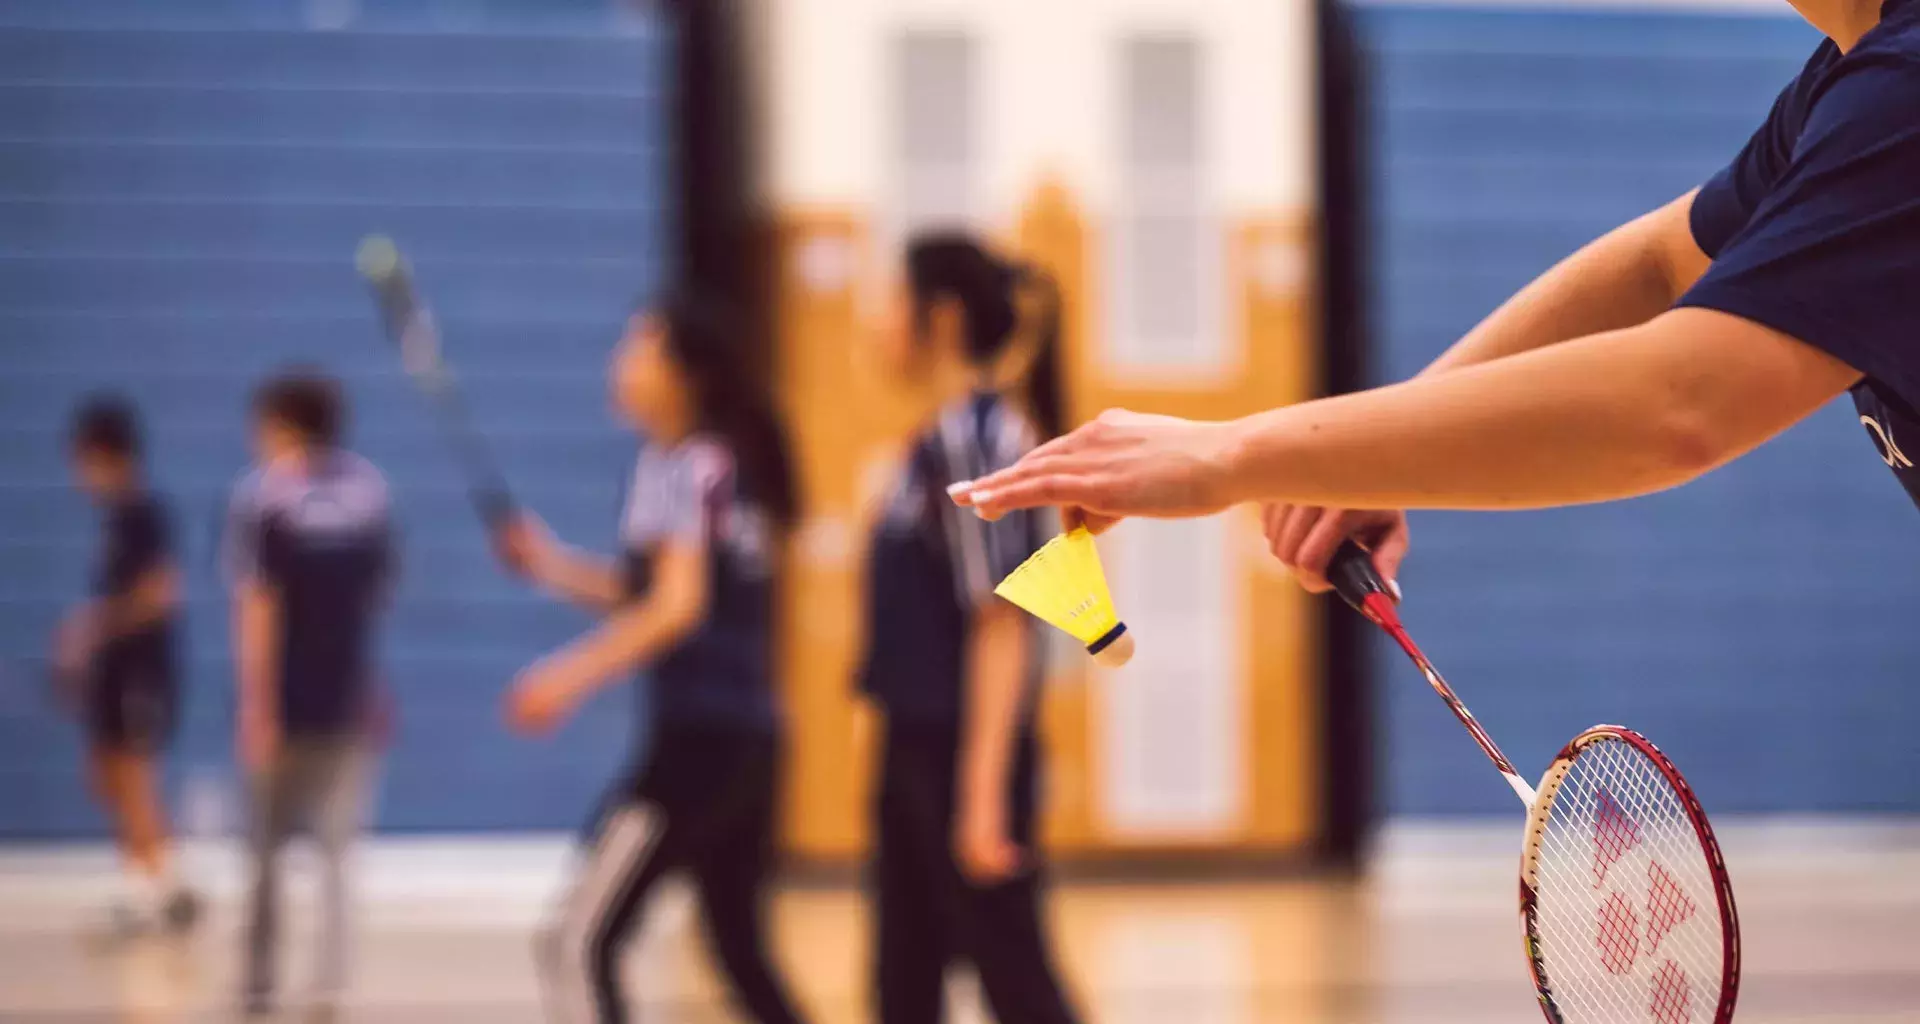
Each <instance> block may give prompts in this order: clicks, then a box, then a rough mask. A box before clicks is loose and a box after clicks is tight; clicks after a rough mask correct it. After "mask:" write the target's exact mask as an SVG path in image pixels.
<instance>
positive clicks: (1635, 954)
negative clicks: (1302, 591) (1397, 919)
mask: <svg viewBox="0 0 1920 1024" xmlns="http://www.w3.org/2000/svg"><path fill="white" fill-rule="evenodd" d="M1327 577H1328V579H1329V580H1331V581H1332V583H1333V585H1334V590H1335V592H1337V593H1338V594H1339V595H1340V597H1341V599H1342V600H1344V601H1346V602H1347V604H1349V605H1351V606H1353V608H1354V610H1355V611H1358V612H1359V613H1360V614H1362V615H1364V616H1366V617H1367V619H1368V620H1370V621H1371V622H1373V624H1374V625H1376V626H1379V627H1380V628H1381V630H1383V631H1384V632H1386V634H1387V635H1388V636H1391V637H1392V638H1393V640H1394V642H1395V643H1397V644H1399V646H1400V649H1401V650H1402V651H1405V652H1406V654H1407V657H1409V658H1411V659H1412V660H1413V663H1414V665H1415V666H1416V667H1418V668H1419V670H1420V673H1421V675H1423V676H1425V677H1426V679H1427V683H1428V685H1430V686H1432V687H1433V690H1434V692H1435V693H1438V694H1439V695H1440V699H1441V700H1442V701H1445V702H1446V705H1447V709H1448V710H1450V711H1452V712H1453V715H1454V717H1455V718H1457V719H1459V720H1460V724H1461V725H1463V726H1465V727H1466V729H1467V732H1468V733H1470V734H1471V735H1472V736H1473V740H1474V742H1475V743H1476V744H1478V745H1479V747H1480V750H1481V752H1482V753H1484V754H1486V756H1487V759H1488V760H1490V761H1492V762H1493V766H1494V767H1495V768H1497V769H1499V771H1500V774H1501V775H1502V776H1503V777H1504V778H1505V779H1506V782H1507V785H1508V786H1509V787H1511V788H1512V789H1513V791H1514V793H1515V794H1516V795H1518V796H1519V797H1520V801H1521V802H1522V803H1523V804H1525V805H1526V807H1527V830H1526V836H1525V840H1526V842H1525V847H1524V852H1523V855H1522V857H1521V860H1520V917H1521V926H1522V929H1523V931H1524V938H1525V952H1526V955H1527V966H1528V969H1529V971H1530V972H1531V973H1532V975H1533V985H1534V988H1535V989H1536V990H1537V991H1538V993H1539V996H1540V1008H1541V1010H1542V1012H1544V1013H1545V1014H1546V1018H1547V1020H1549V1021H1553V1022H1555V1024H1727V1022H1729V1021H1731V1020H1732V1019H1733V1008H1734V1002H1735V997H1736V996H1737V995H1738V992H1739V988H1740V921H1739V917H1738V915H1737V914H1736V913H1735V910H1734V905H1733V885H1732V883H1731V882H1730V881H1729V880H1728V877H1727V868H1726V863H1725V861H1724V860H1723V859H1722V858H1721V855H1720V845H1719V843H1718V842H1717V841H1715V839H1714V836H1713V827H1712V825H1710V824H1709V823H1708V821H1707V815H1706V812H1705V811H1704V810H1702V809H1701V807H1700V801H1699V800H1697V799H1696V798H1695V797H1694V794H1693V790H1692V788H1691V787H1689V786H1688V785H1687V780H1686V779H1685V778H1684V777H1682V776H1681V774H1680V771H1679V769H1677V768H1675V767H1674V766H1673V762H1672V761H1671V760H1669V759H1668V758H1667V757H1666V755H1664V754H1662V753H1661V752H1660V750H1659V748H1657V747H1655V746H1654V745H1653V744H1652V743H1650V742H1648V740H1647V739H1646V737H1644V736H1641V735H1640V734H1639V733H1636V732H1634V731H1633V730H1631V729H1626V728H1623V727H1621V726H1617V725H1597V726H1594V727H1593V728H1591V729H1588V730H1587V731H1585V732H1583V733H1581V734H1580V735H1578V736H1576V737H1574V738H1573V741H1572V742H1570V743H1568V744H1567V745H1566V747H1565V748H1563V749H1562V750H1561V751H1560V753H1559V754H1558V755H1557V756H1556V757H1555V758H1554V760H1553V764H1552V766H1551V767H1549V768H1548V769H1547V773H1546V775H1545V776H1543V777H1542V778H1541V781H1540V785H1539V787H1538V788H1536V787H1534V786H1532V785H1530V784H1528V783H1527V781H1526V780H1525V779H1522V778H1521V777H1520V773H1519V772H1518V771H1516V770H1515V769H1514V767H1513V762H1511V761H1509V760H1507V757H1506V755H1505V754H1503V753H1501V752H1500V747H1499V746H1498V745H1497V744H1495V743H1494V741H1493V737H1491V736H1489V735H1488V734H1487V731H1486V729H1484V728H1482V727H1481V725H1480V723H1479V722H1478V721H1476V720H1475V719H1474V717H1473V713H1472V712H1471V711H1468V710H1467V706H1466V705H1465V704H1463V703H1461V701H1460V698H1459V696H1457V695H1456V694H1455V693H1454V692H1453V688H1452V687H1451V686H1448V685H1447V681H1446V680H1445V679H1444V678H1442V677H1441V675H1440V673H1439V671H1438V670H1436V669H1435V668H1434V667H1433V662H1431V661H1430V660H1428V659H1427V656H1426V655H1425V654H1423V653H1421V651H1420V648H1419V647H1418V646H1417V645H1416V644H1414V642H1413V639H1412V638H1411V637H1410V636H1408V635H1407V630H1406V628H1405V627H1404V626H1402V625H1401V623H1400V615H1399V609H1398V608H1396V607H1395V604H1394V601H1393V598H1392V597H1391V596H1389V594H1388V590H1387V585H1386V581H1384V580H1383V579H1381V578H1380V575H1379V574H1378V573H1377V572H1375V571H1374V568H1373V562H1372V559H1371V557H1370V556H1369V555H1368V554H1367V552H1366V551H1364V550H1362V549H1361V548H1360V547H1359V546H1358V545H1356V544H1354V543H1352V542H1351V541H1349V542H1348V543H1346V544H1344V545H1342V547H1341V548H1340V550H1339V552H1338V553H1336V554H1335V555H1334V558H1333V562H1332V564H1331V565H1329V567H1328V571H1327Z"/></svg>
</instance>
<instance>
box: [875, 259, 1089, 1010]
mask: <svg viewBox="0 0 1920 1024" xmlns="http://www.w3.org/2000/svg"><path fill="white" fill-rule="evenodd" d="M903 292H904V293H903V294H902V295H901V296H900V297H899V298H898V300H897V303H896V310H895V323H894V324H893V325H892V327H891V329H890V330H887V331H885V332H883V334H882V338H883V339H884V340H885V341H886V342H887V343H889V344H890V346H891V348H890V350H889V351H887V352H886V353H885V356H886V358H885V362H886V363H887V364H888V369H889V370H891V371H892V373H893V375H894V376H895V377H897V378H899V379H901V380H902V382H903V384H913V385H915V386H918V387H924V388H927V389H930V390H931V391H933V392H934V393H935V394H938V395H940V396H941V398H942V399H943V402H942V404H941V406H940V408H939V409H938V410H937V411H936V412H935V413H934V414H933V416H932V417H931V418H930V419H929V420H928V421H927V422H926V424H925V425H924V426H923V428H922V429H921V430H920V431H919V432H918V433H917V434H916V436H915V437H914V438H913V440H912V442H911V443H910V446H909V448H908V451H907V457H906V459H905V461H904V463H903V465H902V466H901V467H900V470H899V472H898V474H897V476H896V477H895V478H894V481H893V485H892V489H891V491H890V493H889V494H888V495H887V497H886V500H885V505H884V507H883V509H882V510H881V513H880V516H879V519H878V522H877V524H876V526H875V528H874V532H873V538H872V541H871V544H870V546H869V551H868V559H867V592H866V608H867V629H866V633H867V652H866V657H865V661H864V664H863V666H862V668H861V677H860V685H861V688H862V690H864V691H865V693H866V694H867V696H868V697H869V698H870V699H872V700H873V701H874V703H875V704H876V705H878V706H879V708H880V709H881V711H882V712H883V714H884V716H885V722H886V727H885V733H884V737H885V738H884V741H883V753H882V756H881V759H880V763H879V769H880V777H879V779H878V780H876V785H875V787H874V790H875V792H876V793H877V794H878V800H877V801H876V803H875V806H874V831H875V835H876V847H875V853H874V858H873V864H872V867H871V884H872V886H873V890H874V899H875V904H876V906H875V913H874V919H875V931H874V938H873V964H874V979H873V985H874V997H875V1001H876V1004H877V1007H876V1008H877V1011H878V1019H879V1020H880V1021H881V1022H882V1024H932V1022H937V1021H939V1020H941V1019H943V1018H944V1015H945V1005H944V993H945V984H944V982H945V979H946V975H947V970H948V968H949V967H951V966H954V965H956V964H959V963H967V964H971V965H972V967H973V968H974V970H975V972H976V973H977V974H978V975H979V979H980V985H981V988H982V989H983V990H984V992H985V994H986V999H987V1003H988V1004H989V1006H991V1008H992V1010H993V1015H994V1017H995V1018H996V1019H998V1020H999V1021H1001V1022H1002V1024H1067V1022H1070V1021H1073V1020H1075V1019H1077V1018H1076V1015H1075V1012H1074V1010H1073V1009H1072V1007H1071V1005H1070V1004H1069V1001H1068V999H1067V996H1066V994H1065V991H1064V989H1063V986H1062V985H1061V983H1060V980H1059V977H1058V972H1057V971H1056V970H1055V967H1054V962H1053V961H1054V957H1053V951H1052V948H1051V943H1050V941H1049V939H1048V932H1047V927H1046V922H1045V918H1044V915H1043V913H1042V906H1041V901H1042V898H1043V894H1044V877H1045V872H1044V865H1043V861H1042V858H1041V856H1040V852H1039V849H1038V847H1037V845H1036V838H1037V837H1036V834H1035V833H1036V821H1037V818H1038V812H1039V793H1040V782H1039V774H1040V767H1039V762H1040V744H1039V740H1038V737H1037V736H1036V732H1035V723H1034V717H1035V711H1036V708H1037V704H1038V701H1039V695H1040V694H1039V688H1040V680H1041V672H1042V667H1043V654H1044V650H1045V642H1044V640H1043V639H1042V637H1041V635H1040V633H1039V626H1038V623H1037V621H1036V620H1034V619H1031V618H1029V617H1028V616H1027V615H1026V614H1025V613H1024V612H1021V611H1020V610H1019V609H1018V608H1015V607H1014V606H1013V605H1011V604H1009V603H1007V602H1006V601H1003V600H1001V599H1000V598H999V597H996V596H994V593H993V588H994V586H995V585H996V584H997V583H999V582H1000V580H1001V579H1002V578H1004V577H1005V576H1006V575H1007V574H1008V573H1010V572H1012V571H1013V570H1014V569H1015V568H1016V567H1017V566H1018V565H1019V564H1020V563H1021V562H1022V561H1024V560H1025V559H1026V557H1027V556H1028V555H1030V554H1032V553H1033V552H1034V551H1035V550H1037V549H1038V548H1039V547H1040V545H1041V544H1042V543H1044V542H1045V540H1046V536H1045V534H1046V532H1047V529H1046V527H1047V525H1048V523H1046V522H1045V521H1043V520H1042V518H1041V517H1040V516H1038V515H1033V514H1024V515H1014V516H1010V517H1008V518H1006V519H1004V520H1002V521H1000V522H996V523H986V522H983V521H981V520H979V519H977V518H975V517H974V516H972V515H970V514H965V513H962V512H961V511H960V510H959V509H956V508H954V507H953V506H952V504H951V503H949V502H948V500H947V495H946V489H947V488H948V487H949V486H950V485H952V484H953V483H955V482H958V481H961V480H967V479H971V478H972V477H975V476H978V475H981V474H983V473H987V472H990V471H992V470H994V469H997V468H1000V467H1004V466H1008V465H1011V464H1012V463H1013V462H1014V461H1015V460H1016V459H1018V458H1019V457H1020V456H1021V455H1022V454H1024V453H1025V452H1026V451H1027V450H1028V449H1030V448H1031V447H1032V446H1033V444H1034V443H1035V440H1036V433H1037V432H1036V429H1035V424H1038V427H1039V430H1043V431H1046V432H1047V433H1049V434H1051V433H1053V432H1055V431H1057V430H1058V429H1059V425H1060V421H1061V396H1060V393H1059V368H1058V365H1057V359H1058V355H1059V353H1058V348H1059V346H1058V334H1059V322H1058V321H1059V315H1060V310H1059V298H1058V296H1057V295H1056V294H1055V293H1054V289H1053V286H1052V284H1051V282H1050V281H1049V280H1048V278H1047V277H1046V276H1045V275H1044V274H1043V273H1041V272H1040V271H1038V270H1036V269H1034V268H1030V267H1025V266H1022V265H1018V264H1014V263H1010V262H1007V261H1005V260H1003V259H1001V258H1000V257H998V256H996V255H994V254H992V253H990V252H988V251H986V250H985V249H983V248H982V247H981V246H980V245H979V243H978V242H976V241H975V240H973V239H971V238H969V237H966V236H964V235H957V234H936V235H925V236H920V237H916V238H914V239H913V240H912V241H911V242H910V243H909V245H908V249H907V258H906V281H905V288H904V289H903Z"/></svg>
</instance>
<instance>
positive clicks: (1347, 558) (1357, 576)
mask: <svg viewBox="0 0 1920 1024" xmlns="http://www.w3.org/2000/svg"><path fill="white" fill-rule="evenodd" d="M1327 582H1329V583H1331V584H1333V592H1334V593H1336V594H1339V595H1340V600H1342V601H1345V602H1347V606H1348V607H1350V608H1352V609H1353V610H1354V611H1356V612H1359V613H1360V614H1362V615H1365V616H1367V618H1369V619H1371V618H1373V616H1372V615H1371V614H1369V613H1368V611H1367V595H1369V594H1379V595H1380V596H1381V597H1384V598H1388V599H1391V598H1392V596H1393V592H1392V591H1391V590H1390V589H1389V588H1388V587H1387V581H1386V580H1385V579H1383V578H1381V576H1380V572H1379V570H1377V569H1375V568H1374V567H1373V556H1372V555H1370V554H1368V553H1367V550H1366V549H1365V548H1363V547H1361V546H1360V545H1358V544H1355V543H1354V542H1353V541H1350V540H1349V541H1342V542H1341V544H1340V550H1338V551H1335V552H1334V553H1333V561H1331V562H1329V563H1327Z"/></svg>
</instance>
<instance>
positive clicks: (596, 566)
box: [534, 545, 624, 611]
mask: <svg viewBox="0 0 1920 1024" xmlns="http://www.w3.org/2000/svg"><path fill="white" fill-rule="evenodd" d="M534 576H535V578H536V579H537V580H539V582H540V585H541V586H543V587H545V588H546V589H547V590H549V591H551V592H553V593H554V594H557V595H559V596H560V597H561V598H563V599H565V600H567V601H570V602H572V603H574V604H576V605H579V606H580V607H582V608H586V609H588V610H589V611H606V610H608V609H610V608H612V607H614V606H615V605H617V604H619V603H620V600H621V598H622V597H623V596H624V594H623V593H622V591H623V589H624V588H623V586H622V581H621V579H620V573H619V570H618V569H617V567H616V566H615V565H614V563H613V561H612V560H611V559H607V558H602V557H599V556H598V555H594V554H590V553H588V552H585V551H582V550H580V549H579V548H574V547H567V546H564V545H556V547H555V550H554V553H553V554H552V555H550V556H548V557H547V558H544V559H542V560H541V562H540V564H539V565H538V566H536V567H535V570H534Z"/></svg>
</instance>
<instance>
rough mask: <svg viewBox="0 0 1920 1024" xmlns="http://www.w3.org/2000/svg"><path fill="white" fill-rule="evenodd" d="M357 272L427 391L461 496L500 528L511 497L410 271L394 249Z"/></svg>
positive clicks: (510, 509)
mask: <svg viewBox="0 0 1920 1024" xmlns="http://www.w3.org/2000/svg"><path fill="white" fill-rule="evenodd" d="M363 273H365V276H366V279H367V283H368V284H369V285H370V286H371V287H372V288H373V294H374V300H375V301H376V302H377V303H378V304H379V306H380V319H381V322H382V323H383V324H384V325H385V326H386V329H387V336H388V337H389V338H390V339H392V341H393V343H394V344H395V346H397V347H398V348H399V349H400V362H401V365H402V367H403V368H404V369H405V370H406V371H407V375H408V376H410V377H412V378H413V380H414V382H415V383H417V384H418V385H419V386H420V389H421V390H423V391H425V392H426V393H427V396H428V398H429V399H430V400H431V404H432V405H433V409H434V413H435V419H437V420H438V421H439V425H440V432H441V434H442V435H443V436H445V438H446V439H447V443H448V445H449V446H450V447H451V448H452V449H453V453H454V458H455V459H456V460H457V461H458V462H459V463H460V469H461V472H462V473H463V474H464V475H465V476H466V480H467V500H468V501H470V502H471V503H472V504H473V509H474V512H475V513H477V514H478V515H479V516H480V521H481V522H483V523H485V524H486V525H487V526H488V527H489V528H498V527H500V526H501V525H503V524H504V523H505V522H506V521H507V520H508V519H509V518H511V517H512V515H513V507H514V506H513V497H512V495H511V493H510V492H509V491H508V490H507V483H506V477H505V476H504V475H503V474H501V472H500V470H499V468H498V465H497V463H496V462H495V461H494V459H493V455H492V452H491V451H490V450H489V449H488V448H487V446H486V444H485V443H484V442H483V441H482V440H481V438H480V435H479V433H478V432H477V431H475V430H474V429H473V422H472V418H471V417H470V416H468V414H467V407H466V402H465V401H464V400H463V399H462V398H461V395H460V391H459V389H458V388H457V387H456V386H455V385H454V382H453V379H452V377H451V376H450V375H449V374H448V373H447V369H446V366H445V364H443V363H442V362H441V361H440V355H439V349H440V340H439V336H438V330H437V328H436V327H435V326H434V325H433V321H432V317H431V314H429V313H428V312H427V309H426V307H425V306H424V305H422V304H421V302H420V297H419V294H418V293H417V292H416V291H415V289H414V286H413V277H412V275H411V274H409V273H408V272H407V268H406V264H405V263H404V262H402V261H400V260H399V258H398V254H397V253H395V257H394V259H393V261H392V262H391V263H390V264H388V265H385V266H382V267H381V268H380V269H379V270H378V272H366V271H365V269H364V268H363ZM410 332H426V333H427V335H428V336H425V337H416V338H410V337H409V335H410Z"/></svg>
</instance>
